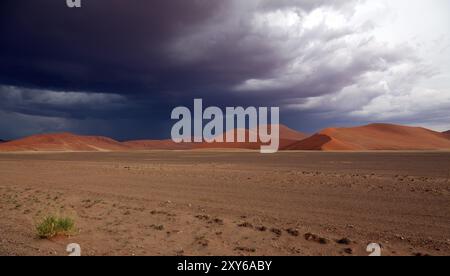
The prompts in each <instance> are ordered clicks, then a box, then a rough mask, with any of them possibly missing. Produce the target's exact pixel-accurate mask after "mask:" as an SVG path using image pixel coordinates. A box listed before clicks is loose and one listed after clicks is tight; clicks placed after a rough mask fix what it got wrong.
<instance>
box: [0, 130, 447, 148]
mask: <svg viewBox="0 0 450 276" xmlns="http://www.w3.org/2000/svg"><path fill="white" fill-rule="evenodd" d="M269 129H270V128H269ZM255 131H256V130H255V129H251V130H248V129H247V130H245V132H246V137H247V138H248V137H249V134H250V133H251V132H255ZM223 135H225V134H223ZM260 146H261V143H260V142H258V143H249V142H245V143H238V142H235V143H216V142H214V143H207V142H203V143H181V144H177V143H174V142H173V141H172V140H170V139H167V140H137V141H127V142H118V141H115V140H113V139H111V138H107V137H100V136H79V135H75V134H71V133H58V134H41V135H33V136H30V137H26V138H23V139H19V140H15V141H9V142H3V143H0V151H2V152H16V151H17V152H23V151H55V152H64V151H68V152H70V151H143V150H192V149H251V150H258V149H260ZM280 150H316V151H366V150H450V133H449V132H448V131H447V132H444V133H439V132H435V131H432V130H429V129H425V128H421V127H408V126H400V125H391V124H371V125H367V126H361V127H352V128H328V129H324V130H322V131H320V132H318V133H316V134H314V135H312V136H308V135H307V134H304V133H301V132H298V131H295V130H292V129H290V128H288V127H286V126H284V125H280Z"/></svg>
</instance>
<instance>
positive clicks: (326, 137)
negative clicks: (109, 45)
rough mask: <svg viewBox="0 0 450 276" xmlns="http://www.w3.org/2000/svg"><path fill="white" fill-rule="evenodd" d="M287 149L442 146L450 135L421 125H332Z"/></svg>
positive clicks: (340, 149)
mask: <svg viewBox="0 0 450 276" xmlns="http://www.w3.org/2000/svg"><path fill="white" fill-rule="evenodd" d="M285 149H287V150H323V151H327V150H337V151H351V150H442V149H450V141H449V139H448V137H447V136H446V135H445V134H443V133H439V132H435V131H432V130H429V129H425V128H420V127H407V126H399V125H391V124H371V125H367V126H362V127H354V128H328V129H325V130H322V131H320V132H319V133H317V134H315V135H313V136H311V137H309V138H307V139H304V140H302V141H300V142H296V143H294V144H292V145H290V146H288V147H286V148H285Z"/></svg>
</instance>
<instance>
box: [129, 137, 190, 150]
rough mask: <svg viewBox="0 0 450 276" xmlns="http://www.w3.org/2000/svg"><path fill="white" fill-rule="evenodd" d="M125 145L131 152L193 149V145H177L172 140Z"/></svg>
mask: <svg viewBox="0 0 450 276" xmlns="http://www.w3.org/2000/svg"><path fill="white" fill-rule="evenodd" d="M123 144H124V145H126V146H128V147H129V148H130V149H131V150H187V149H192V148H193V144H191V143H180V144H177V143H175V142H173V141H172V140H171V139H168V140H137V141H127V142H124V143H123Z"/></svg>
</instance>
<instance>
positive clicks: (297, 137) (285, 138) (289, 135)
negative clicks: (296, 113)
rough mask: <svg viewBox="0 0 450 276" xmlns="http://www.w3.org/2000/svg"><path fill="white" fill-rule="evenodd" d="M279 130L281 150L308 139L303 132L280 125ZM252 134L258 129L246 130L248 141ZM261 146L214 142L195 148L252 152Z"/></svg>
mask: <svg viewBox="0 0 450 276" xmlns="http://www.w3.org/2000/svg"><path fill="white" fill-rule="evenodd" d="M271 130H272V128H271V126H270V125H269V127H268V132H269V133H270V131H271ZM279 130H280V149H281V148H285V147H287V146H289V145H291V144H293V143H295V142H298V141H301V140H303V139H305V138H306V137H308V135H307V134H304V133H302V132H299V131H296V130H293V129H290V128H288V127H287V126H285V125H279ZM237 131H238V130H237V129H235V132H234V133H235V138H236V137H237ZM250 133H256V134H258V129H256V128H255V129H250V130H248V129H246V130H245V137H246V140H248V139H249V136H250ZM226 134H227V133H224V134H222V135H223V139H224V140H225V137H226ZM261 145H263V143H261V142H260V141H258V142H257V143H249V142H244V143H239V142H233V143H225V142H224V143H217V142H213V143H207V142H204V143H199V144H195V146H194V147H195V148H197V149H214V148H221V149H252V150H259V149H260V148H261Z"/></svg>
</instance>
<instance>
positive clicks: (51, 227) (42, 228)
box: [36, 216, 75, 239]
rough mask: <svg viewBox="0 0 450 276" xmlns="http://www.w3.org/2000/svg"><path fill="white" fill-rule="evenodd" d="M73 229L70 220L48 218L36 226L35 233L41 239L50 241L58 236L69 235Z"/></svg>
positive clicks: (72, 223) (73, 223)
mask: <svg viewBox="0 0 450 276" xmlns="http://www.w3.org/2000/svg"><path fill="white" fill-rule="evenodd" d="M74 227H75V222H74V221H73V219H71V218H58V217H55V216H48V217H46V218H44V220H43V221H42V222H41V223H39V224H38V225H37V226H36V231H37V233H38V236H39V237H40V238H41V239H50V238H53V237H55V236H58V235H70V234H71V233H72V232H73V230H74Z"/></svg>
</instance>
